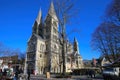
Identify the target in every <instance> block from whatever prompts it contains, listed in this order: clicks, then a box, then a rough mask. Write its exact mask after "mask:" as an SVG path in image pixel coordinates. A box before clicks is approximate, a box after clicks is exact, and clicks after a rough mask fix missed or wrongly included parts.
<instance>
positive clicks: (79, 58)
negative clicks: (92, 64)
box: [73, 38, 83, 68]
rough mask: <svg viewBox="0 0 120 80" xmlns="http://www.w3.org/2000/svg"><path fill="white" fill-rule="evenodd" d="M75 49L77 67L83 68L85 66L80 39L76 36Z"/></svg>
mask: <svg viewBox="0 0 120 80" xmlns="http://www.w3.org/2000/svg"><path fill="white" fill-rule="evenodd" d="M73 50H74V57H75V59H76V61H75V64H76V67H77V68H82V67H83V62H82V57H81V56H80V52H79V47H78V41H77V39H76V38H74V45H73Z"/></svg>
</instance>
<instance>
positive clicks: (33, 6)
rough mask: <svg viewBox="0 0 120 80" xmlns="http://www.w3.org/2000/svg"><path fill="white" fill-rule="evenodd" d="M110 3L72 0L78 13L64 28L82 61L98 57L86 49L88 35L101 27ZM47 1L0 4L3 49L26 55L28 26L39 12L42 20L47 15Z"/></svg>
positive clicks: (4, 0) (7, 0)
mask: <svg viewBox="0 0 120 80" xmlns="http://www.w3.org/2000/svg"><path fill="white" fill-rule="evenodd" d="M110 2H111V0H76V4H75V6H76V8H79V9H80V11H79V13H78V14H77V16H76V17H74V18H72V19H71V23H72V24H69V25H67V31H68V33H69V32H70V31H71V30H73V29H77V30H79V33H76V32H75V33H72V34H70V35H69V36H68V37H69V40H70V41H73V38H74V37H76V38H77V39H78V42H79V49H80V54H81V56H82V57H83V59H92V58H98V57H99V55H100V54H99V53H98V52H96V51H93V50H92V48H91V46H90V40H91V34H92V33H93V31H94V30H95V28H96V27H97V26H98V25H99V24H100V23H101V21H102V16H104V14H105V9H106V7H107V5H108V4H109V3H110ZM49 5H50V0H0V42H2V43H3V44H5V45H6V46H8V47H10V48H13V49H17V48H19V49H20V50H21V51H23V52H24V51H26V48H27V41H28V39H29V37H30V35H31V33H32V25H33V23H34V21H35V19H36V17H37V15H38V11H39V9H40V8H41V9H42V14H43V18H45V16H46V15H47V12H48V7H49Z"/></svg>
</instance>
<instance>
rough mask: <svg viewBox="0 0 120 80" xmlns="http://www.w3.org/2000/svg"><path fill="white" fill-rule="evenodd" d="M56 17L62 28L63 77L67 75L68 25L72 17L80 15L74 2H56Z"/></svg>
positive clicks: (61, 0) (58, 0)
mask: <svg viewBox="0 0 120 80" xmlns="http://www.w3.org/2000/svg"><path fill="white" fill-rule="evenodd" d="M54 3H55V10H56V15H57V18H58V23H59V27H60V37H61V39H62V40H61V41H60V42H61V45H62V58H63V75H65V73H66V58H65V57H66V50H67V49H66V45H67V44H66V42H67V36H66V24H68V22H69V21H70V20H71V18H72V17H74V16H75V14H76V13H78V10H77V9H76V8H75V7H74V6H75V5H74V1H73V0H54Z"/></svg>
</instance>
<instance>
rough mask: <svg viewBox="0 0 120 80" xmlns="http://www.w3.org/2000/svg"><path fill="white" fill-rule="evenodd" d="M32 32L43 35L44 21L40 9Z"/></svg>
mask: <svg viewBox="0 0 120 80" xmlns="http://www.w3.org/2000/svg"><path fill="white" fill-rule="evenodd" d="M32 34H37V35H39V36H41V37H43V36H44V35H43V23H42V11H41V9H40V10H39V13H38V16H37V18H36V20H35V22H34V25H33V29H32Z"/></svg>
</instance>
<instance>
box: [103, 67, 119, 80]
mask: <svg viewBox="0 0 120 80" xmlns="http://www.w3.org/2000/svg"><path fill="white" fill-rule="evenodd" d="M102 74H103V77H104V79H108V78H110V79H115V78H119V76H120V71H119V67H111V68H110V67H109V68H105V69H104V70H103V72H102Z"/></svg>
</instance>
